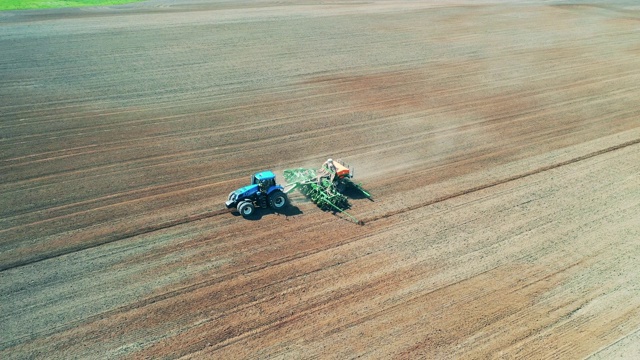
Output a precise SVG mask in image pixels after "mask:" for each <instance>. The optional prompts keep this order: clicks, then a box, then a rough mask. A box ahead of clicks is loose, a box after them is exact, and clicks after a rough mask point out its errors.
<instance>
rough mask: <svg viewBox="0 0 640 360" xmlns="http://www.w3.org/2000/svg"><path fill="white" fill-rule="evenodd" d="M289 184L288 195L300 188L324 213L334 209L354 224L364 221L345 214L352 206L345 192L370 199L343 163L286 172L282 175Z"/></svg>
mask: <svg viewBox="0 0 640 360" xmlns="http://www.w3.org/2000/svg"><path fill="white" fill-rule="evenodd" d="M283 175H284V178H285V180H286V181H287V185H286V187H285V188H286V190H285V192H286V193H289V192H291V191H293V190H294V189H298V190H299V191H300V192H301V193H302V194H303V195H305V196H306V197H307V198H309V199H310V200H311V201H313V202H314V203H315V204H317V205H318V207H320V208H321V209H322V210H325V211H327V210H329V211H330V210H333V211H338V212H340V213H343V214H345V215H346V216H348V217H349V218H350V219H351V220H353V221H354V222H356V223H358V224H361V225H362V222H361V221H359V220H358V219H356V218H355V217H353V216H352V215H351V214H349V213H348V212H346V209H348V208H349V207H350V205H349V201H348V199H347V197H346V196H345V195H344V193H345V192H349V191H353V190H354V189H355V190H356V191H359V192H360V193H361V194H362V195H364V196H365V197H367V198H369V199H370V198H371V194H369V193H368V192H367V191H366V190H364V189H363V188H362V186H361V184H358V183H355V182H353V180H352V178H353V169H352V168H350V167H349V166H348V165H346V164H345V163H344V162H342V161H340V160H332V159H329V160H327V161H326V162H325V163H324V164H323V165H322V167H321V168H320V169H319V170H313V169H305V168H297V169H287V170H285V171H284V173H283Z"/></svg>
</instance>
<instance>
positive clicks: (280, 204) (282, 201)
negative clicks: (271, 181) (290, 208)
mask: <svg viewBox="0 0 640 360" xmlns="http://www.w3.org/2000/svg"><path fill="white" fill-rule="evenodd" d="M288 204H289V198H287V194H285V193H283V192H282V191H274V192H273V193H271V195H269V206H271V208H272V209H273V210H276V211H278V210H282V209H284V208H285V207H287V205H288Z"/></svg>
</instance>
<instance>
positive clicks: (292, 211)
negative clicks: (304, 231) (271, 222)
mask: <svg viewBox="0 0 640 360" xmlns="http://www.w3.org/2000/svg"><path fill="white" fill-rule="evenodd" d="M232 214H233V216H236V217H243V216H242V215H240V213H239V212H237V211H233V212H232ZM302 214H303V212H302V210H300V208H298V207H297V206H294V205H289V206H287V208H286V209H283V210H280V211H275V210H273V209H270V208H269V209H265V208H256V210H255V212H254V214H253V215H251V216H247V217H245V219H246V220H250V221H258V220H262V218H263V217H264V216H267V215H276V216H284V217H285V218H288V217H290V216H296V215H302Z"/></svg>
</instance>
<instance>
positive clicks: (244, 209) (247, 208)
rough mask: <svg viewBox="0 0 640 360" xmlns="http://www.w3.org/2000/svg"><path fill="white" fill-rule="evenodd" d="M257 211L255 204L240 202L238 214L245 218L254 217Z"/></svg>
mask: <svg viewBox="0 0 640 360" xmlns="http://www.w3.org/2000/svg"><path fill="white" fill-rule="evenodd" d="M255 210H256V208H255V206H253V204H252V203H250V202H248V201H242V202H240V204H238V212H239V213H240V214H241V215H242V216H243V217H249V216H251V215H253V213H254V212H255Z"/></svg>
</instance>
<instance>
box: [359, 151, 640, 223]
mask: <svg viewBox="0 0 640 360" xmlns="http://www.w3.org/2000/svg"><path fill="white" fill-rule="evenodd" d="M637 144H640V139H635V140H630V141H627V142H624V143H622V144H618V145H614V146H610V147H608V148H605V149H601V150H598V151H594V152H591V153H588V154H585V155H582V156H578V157H576V158H573V159H569V160H565V161H561V162H559V163H556V164H551V165H547V166H543V167H541V168H538V169H535V170H531V171H527V172H525V173H522V174H518V175H513V176H509V177H507V178H504V179H502V180H497V181H494V182H491V183H488V184H484V185H479V186H475V187H472V188H469V189H465V190H462V191H458V192H455V193H453V194H450V195H445V196H440V197H438V198H435V199H431V200H428V201H425V202H421V203H419V204H415V205H412V206H409V207H406V208H403V209H398V210H396V211H389V212H386V213H384V214H381V215H377V216H372V217H369V218H365V219H363V220H361V221H362V223H363V224H366V223H369V222H374V221H378V220H381V219H385V218H389V217H392V216H395V215H399V214H404V213H406V212H409V211H413V210H417V209H420V208H423V207H426V206H430V205H433V204H437V203H440V202H443V201H446V200H449V199H453V198H456V197H460V196H463V195H467V194H470V193H473V192H476V191H481V190H484V189H488V188H491V187H494V186H498V185H501V184H505V183H508V182H511V181H515V180H519V179H523V178H526V177H529V176H532V175H536V174H540V173H543V172H545V171H549V170H552V169H556V168H559V167H562V166H565V165H570V164H573V163H576V162H580V161H583V160H586V159H590V158H593V157H596V156H598V155H602V154H606V153H609V152H613V151H616V150H620V149H624V148H626V147H629V146H633V145H637Z"/></svg>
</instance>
